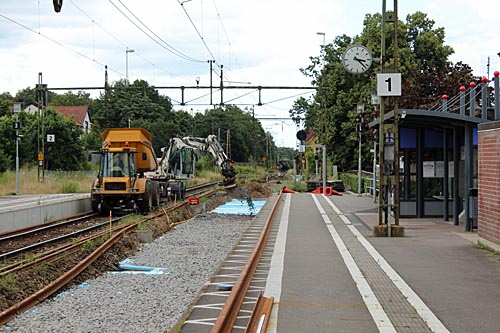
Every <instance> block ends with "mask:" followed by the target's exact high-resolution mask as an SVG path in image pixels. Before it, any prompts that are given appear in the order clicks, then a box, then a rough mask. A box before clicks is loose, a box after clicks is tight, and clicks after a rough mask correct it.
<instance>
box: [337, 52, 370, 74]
mask: <svg viewBox="0 0 500 333" xmlns="http://www.w3.org/2000/svg"><path fill="white" fill-rule="evenodd" d="M372 61H373V58H372V54H371V53H370V51H369V50H368V49H367V48H366V47H365V46H363V45H353V46H350V47H349V48H348V49H347V50H346V51H345V52H344V57H343V58H342V63H343V64H344V68H345V69H346V70H347V71H348V72H349V73H352V74H361V73H364V72H366V71H367V70H368V69H369V68H370V67H371V65H372Z"/></svg>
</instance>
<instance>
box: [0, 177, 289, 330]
mask: <svg viewBox="0 0 500 333" xmlns="http://www.w3.org/2000/svg"><path fill="white" fill-rule="evenodd" d="M206 188H207V185H206V184H203V185H201V186H199V187H197V189H196V190H193V191H192V192H189V195H190V196H200V197H203V196H211V195H213V194H214V193H215V192H216V191H209V192H205V193H204V194H202V195H200V194H199V193H200V192H196V191H206ZM278 201H279V200H277V201H276V202H278ZM188 204H189V203H188V201H184V202H180V203H175V204H174V205H171V206H169V207H163V208H162V209H161V210H160V211H159V212H157V213H153V214H150V215H148V216H145V217H142V218H141V219H140V220H135V221H131V222H127V223H121V224H120V223H117V224H116V225H115V226H113V227H112V228H111V229H112V231H110V229H109V227H108V228H107V230H105V231H103V232H101V233H99V232H98V233H96V234H95V235H93V236H89V237H88V238H84V237H82V239H81V240H79V241H78V242H76V241H73V242H72V244H71V245H68V246H67V247H65V248H61V249H59V250H57V251H47V252H46V253H44V254H43V255H40V258H38V259H36V260H33V261H32V262H29V263H26V262H25V263H23V264H21V265H18V266H17V267H11V268H10V269H11V270H10V271H8V270H3V271H0V274H4V273H5V274H15V272H16V271H17V270H20V269H28V270H29V269H30V267H32V266H33V265H37V264H43V263H46V262H50V261H52V262H54V261H55V260H57V259H56V258H61V257H65V256H68V255H69V254H72V253H78V252H79V251H81V249H82V248H83V247H85V244H89V243H91V242H96V243H97V240H98V239H100V240H101V241H100V244H99V246H98V247H97V248H95V249H94V250H93V251H92V252H91V253H89V254H88V255H86V256H85V257H84V258H82V259H79V260H78V263H77V264H76V265H74V267H72V268H70V269H69V270H67V271H66V272H65V273H64V274H63V275H61V276H59V277H57V278H55V279H53V280H52V281H51V282H50V283H49V284H48V285H46V286H45V287H43V288H42V289H40V290H38V291H36V292H34V293H33V294H32V295H31V296H30V297H27V298H25V299H23V300H22V301H20V302H18V303H17V304H15V305H13V306H11V307H9V308H8V309H5V310H4V311H3V312H1V313H0V324H5V323H6V322H7V321H9V320H10V319H11V318H13V317H14V316H15V315H17V314H18V313H21V312H24V311H25V310H27V309H29V308H30V307H32V306H34V305H36V304H37V303H38V302H40V301H41V300H43V299H45V298H46V297H48V296H50V295H52V294H53V293H55V292H56V291H57V290H59V289H61V288H63V287H64V286H65V285H67V284H68V283H70V282H71V281H72V279H74V278H75V277H76V276H78V275H79V274H80V273H81V272H82V271H84V270H85V269H86V268H87V267H88V266H89V265H90V264H92V263H93V262H95V261H96V260H97V259H98V258H99V257H101V256H102V255H103V254H104V253H106V251H108V250H109V249H110V248H111V247H112V246H113V245H114V244H116V243H117V242H118V241H119V240H120V239H123V237H124V236H126V235H127V234H129V233H131V232H132V231H134V230H136V229H137V227H138V225H140V224H144V223H147V221H148V220H154V219H157V218H160V217H164V216H165V215H168V214H170V213H173V212H175V211H177V210H179V209H181V208H183V207H185V206H187V205H188ZM276 206H277V204H275V207H274V208H273V212H274V211H275V209H276ZM273 214H274V213H272V215H270V216H269V217H268V222H267V225H272V216H274V215H273ZM116 222H118V218H117V221H116ZM102 225H107V226H109V222H108V221H105V222H103V223H102ZM269 228H270V227H265V228H264V229H269ZM266 234H268V231H267V232H263V233H262V235H261V238H260V240H259V242H258V243H259V244H260V245H258V246H257V247H256V249H255V250H254V251H253V252H254V253H253V254H252V256H251V259H249V261H248V264H247V265H246V266H247V267H246V268H245V269H244V270H243V273H242V275H241V277H240V278H239V279H238V281H236V283H235V284H234V286H233V288H232V289H233V292H232V293H231V295H234V296H231V297H230V298H229V300H228V302H227V305H226V306H225V307H224V310H223V311H221V314H220V315H219V319H218V320H217V321H218V323H217V325H218V326H214V327H219V328H215V329H216V330H215V331H213V332H230V331H231V330H230V327H232V326H233V325H235V320H236V319H238V318H239V317H238V315H237V314H234V313H238V311H240V310H241V304H242V302H243V300H244V299H245V297H246V296H245V295H246V294H247V293H248V288H249V285H250V284H249V283H250V282H247V281H251V277H252V276H253V273H254V272H255V269H256V267H257V266H256V265H257V264H258V261H259V259H260V257H261V255H262V251H263V250H262V249H263V246H265V243H266V241H267V236H266ZM2 236H5V235H2ZM9 237H12V236H9ZM2 269H3V268H2ZM233 293H234V294H233ZM258 299H259V301H258V302H257V306H256V309H257V310H256V311H255V313H254V314H253V315H252V319H251V321H250V322H249V323H248V325H249V327H253V330H252V331H251V332H257V329H258V328H259V327H262V325H263V324H264V323H265V318H267V317H268V312H269V311H270V309H271V306H272V299H267V298H264V297H263V296H262V295H259V297H258ZM260 304H263V305H260ZM219 322H220V324H219Z"/></svg>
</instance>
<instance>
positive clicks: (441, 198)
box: [370, 76, 500, 231]
mask: <svg viewBox="0 0 500 333" xmlns="http://www.w3.org/2000/svg"><path fill="white" fill-rule="evenodd" d="M493 81H494V83H495V89H494V98H492V96H491V92H492V90H491V88H490V87H489V85H488V81H486V80H485V78H483V82H482V83H481V84H479V85H478V86H477V87H476V84H474V83H471V85H470V88H467V89H466V88H465V87H460V92H459V94H458V95H457V96H455V97H453V98H451V99H450V98H448V96H446V95H444V96H443V100H442V103H441V104H439V105H438V106H436V107H435V108H433V109H429V110H420V109H398V110H397V114H398V117H397V121H398V125H399V126H398V129H399V131H398V132H399V153H398V157H399V208H400V210H399V212H400V217H415V218H425V217H440V216H442V217H443V219H444V220H445V221H449V220H452V221H453V222H454V224H456V225H458V224H459V222H460V221H464V225H465V228H466V230H469V231H472V230H473V229H474V228H476V227H477V198H478V190H477V188H478V176H477V175H478V126H480V124H484V123H488V122H492V121H496V120H500V110H499V103H494V101H495V100H499V99H498V76H496V77H495V78H494V80H493ZM483 101H485V102H484V103H483ZM495 104H496V106H495ZM471 110H473V112H471ZM394 119H395V117H394V110H393V111H390V112H387V113H386V114H385V115H384V121H385V122H386V123H390V122H394ZM378 123H379V120H378V119H376V120H374V121H373V122H372V123H370V127H378Z"/></svg>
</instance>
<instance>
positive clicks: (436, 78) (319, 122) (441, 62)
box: [290, 12, 472, 170]
mask: <svg viewBox="0 0 500 333" xmlns="http://www.w3.org/2000/svg"><path fill="white" fill-rule="evenodd" d="M381 19H382V16H381V14H379V13H377V14H374V15H371V14H367V15H366V16H365V19H364V22H363V24H364V28H363V31H362V33H361V34H360V35H357V36H354V37H350V36H346V35H342V36H338V37H336V38H335V39H334V40H333V42H332V43H331V44H328V45H326V46H325V47H324V49H323V51H324V52H322V55H321V56H322V57H323V59H321V58H320V57H311V65H309V66H308V67H306V68H305V69H301V71H302V73H303V74H304V75H306V76H308V77H310V78H311V79H312V82H313V84H317V85H318V86H319V89H318V91H317V93H316V95H315V97H314V100H313V101H312V103H310V104H309V103H304V101H303V100H298V101H296V103H295V104H294V107H293V108H292V110H290V115H291V116H296V115H297V114H299V113H300V114H305V115H306V125H307V126H308V128H312V129H314V130H315V131H316V132H317V133H320V134H321V135H320V140H321V141H322V142H324V143H325V144H326V145H327V151H328V152H332V160H333V163H334V164H336V165H339V166H340V168H341V169H342V170H348V169H352V168H355V167H357V147H358V134H357V132H356V123H357V122H356V116H357V107H356V105H357V104H358V103H362V104H364V105H365V109H368V110H374V106H373V105H371V94H372V93H373V92H374V91H375V88H376V75H374V74H375V72H376V71H378V70H380V67H379V65H378V64H376V63H374V66H373V68H372V70H370V71H368V72H366V73H365V74H361V75H351V74H348V73H347V72H346V71H345V69H344V68H343V65H342V55H343V52H344V51H345V49H346V48H347V47H348V46H350V45H352V44H362V45H365V46H367V47H368V48H369V49H370V50H371V51H372V54H373V55H374V56H375V57H379V55H380V53H381V45H380V44H381V43H380V34H381V32H380V28H381ZM434 25H435V22H434V21H433V20H431V19H429V18H428V17H427V15H426V14H424V13H422V12H416V13H415V14H411V15H408V16H407V17H406V21H405V22H402V21H399V22H398V24H397V33H398V55H399V56H398V71H400V72H401V73H402V76H403V77H404V82H403V87H402V97H401V98H400V99H399V105H400V108H415V109H418V108H428V107H429V106H431V105H433V104H435V103H436V102H439V101H440V98H441V96H442V95H443V94H445V93H446V94H449V95H454V94H455V93H456V91H457V90H458V87H459V86H460V85H463V84H466V83H468V82H470V80H471V79H472V75H471V72H472V70H471V69H470V67H469V66H468V65H466V64H463V63H457V64H452V63H451V62H449V61H448V57H449V56H450V55H451V54H453V49H452V48H451V47H450V46H447V45H445V44H444V38H445V31H444V28H436V27H434ZM394 28H395V25H394V24H387V25H386V36H393V35H394ZM385 45H386V57H385V62H384V63H385V66H386V67H387V68H389V67H392V66H393V64H394V57H393V54H394V48H395V45H394V40H393V38H390V37H388V38H387V39H386V41H385ZM323 64H324V65H323ZM453 92H455V93H453ZM393 105H394V100H393V99H391V98H387V99H386V111H390V109H391V108H392V107H393ZM373 116H374V114H373V113H372V115H371V116H370V117H373ZM323 132H324V134H323ZM369 146H370V145H364V151H363V165H364V166H366V167H368V166H369V165H371V162H372V161H371V156H370V153H369V151H368V149H369Z"/></svg>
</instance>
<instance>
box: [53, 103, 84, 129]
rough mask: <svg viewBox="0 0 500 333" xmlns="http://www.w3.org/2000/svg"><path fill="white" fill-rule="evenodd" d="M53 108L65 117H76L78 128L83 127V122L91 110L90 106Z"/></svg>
mask: <svg viewBox="0 0 500 333" xmlns="http://www.w3.org/2000/svg"><path fill="white" fill-rule="evenodd" d="M51 108H53V109H54V110H56V111H57V112H59V113H60V114H63V115H65V116H69V117H74V118H75V121H76V124H77V125H78V126H82V124H83V121H84V120H85V115H86V114H87V112H88V110H89V106H88V105H78V106H64V105H60V106H52V107H51Z"/></svg>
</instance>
